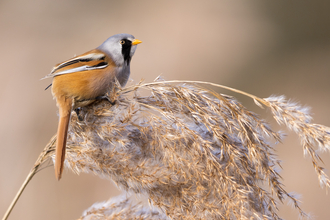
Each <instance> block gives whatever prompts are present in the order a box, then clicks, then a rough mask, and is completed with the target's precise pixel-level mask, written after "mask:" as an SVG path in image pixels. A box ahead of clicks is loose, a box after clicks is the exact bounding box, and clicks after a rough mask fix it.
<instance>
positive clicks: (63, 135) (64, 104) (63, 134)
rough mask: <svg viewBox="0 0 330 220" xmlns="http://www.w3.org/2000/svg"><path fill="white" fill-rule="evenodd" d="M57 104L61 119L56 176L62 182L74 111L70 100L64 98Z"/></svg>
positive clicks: (58, 131) (57, 144) (59, 123)
mask: <svg viewBox="0 0 330 220" xmlns="http://www.w3.org/2000/svg"><path fill="white" fill-rule="evenodd" d="M57 104H58V107H59V112H60V119H59V122H58V129H57V141H56V151H55V176H56V179H57V180H60V179H61V176H62V172H63V168H64V160H65V149H66V140H67V135H68V128H69V123H70V116H71V110H72V100H71V99H68V98H64V99H63V100H59V99H58V100H57Z"/></svg>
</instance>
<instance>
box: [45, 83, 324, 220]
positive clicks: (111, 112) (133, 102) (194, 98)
mask: <svg viewBox="0 0 330 220" xmlns="http://www.w3.org/2000/svg"><path fill="white" fill-rule="evenodd" d="M175 83H177V81H167V82H166V81H157V82H154V83H149V84H142V83H139V84H138V85H135V86H132V87H128V88H126V89H119V90H118V91H117V101H116V103H115V105H111V104H110V103H109V102H107V101H101V102H99V103H97V104H94V105H91V106H88V107H85V108H83V109H82V111H81V115H80V116H81V117H83V120H82V121H79V120H78V117H77V116H76V115H75V114H74V115H73V116H72V119H71V124H70V129H69V136H68V143H67V148H68V150H67V156H66V161H65V164H66V166H67V167H68V168H70V169H71V170H73V171H74V172H75V173H80V172H92V173H94V174H96V175H98V176H101V177H106V178H109V179H111V180H113V181H114V182H115V183H116V184H117V186H118V187H119V188H120V189H122V190H124V191H126V192H129V193H132V194H138V195H144V196H146V197H147V198H148V200H149V202H150V204H151V207H155V208H157V211H155V210H154V209H151V208H150V207H149V206H145V205H142V204H140V203H134V202H133V201H131V200H127V199H125V200H122V201H119V202H116V201H115V200H111V201H109V202H105V203H103V204H100V205H98V206H95V207H92V208H90V209H89V210H88V211H87V212H85V214H84V215H83V216H82V217H81V219H85V220H86V219H132V218H136V219H165V217H164V216H165V215H166V216H167V217H166V218H168V219H281V218H280V217H279V216H278V214H277V211H278V209H277V201H278V200H279V201H283V200H284V199H289V200H291V201H292V203H293V204H294V207H295V208H296V209H297V210H298V211H299V214H300V216H301V217H308V216H307V215H306V214H305V213H304V212H303V211H302V210H301V209H300V207H299V203H298V200H297V199H296V198H295V197H294V196H293V195H291V194H289V193H288V192H286V191H285V189H284V188H283V185H282V183H281V181H280V180H281V177H280V175H279V174H278V170H279V169H280V164H279V161H278V160H277V158H276V155H275V154H274V149H273V147H272V146H271V143H273V144H274V143H277V142H280V141H281V137H282V135H281V134H280V133H278V132H274V131H272V130H271V128H270V127H269V125H268V124H267V123H266V122H264V121H263V120H261V119H259V118H258V116H257V115H255V114H254V113H252V112H250V111H248V110H246V109H245V108H244V106H242V105H241V104H240V103H238V102H237V101H236V100H235V99H234V98H233V97H229V96H227V95H223V94H218V93H215V92H213V91H211V90H209V89H205V88H202V87H200V86H198V85H197V84H198V83H203V84H211V85H214V86H218V87H222V88H226V89H230V90H232V91H235V92H239V93H242V94H244V95H247V96H249V97H251V98H253V99H254V101H255V102H256V104H257V105H259V106H260V107H262V106H266V107H269V108H270V109H271V111H272V113H273V116H274V118H275V120H276V121H277V122H278V123H279V124H284V125H286V126H287V127H288V128H289V129H291V130H293V131H295V132H296V133H297V134H298V136H299V138H300V140H301V142H302V146H303V149H304V152H305V154H306V155H310V156H311V158H312V164H313V166H314V168H315V171H316V173H317V175H318V178H319V181H320V185H321V186H326V188H329V186H330V180H329V178H328V176H327V175H326V174H325V173H324V171H323V168H322V167H321V166H320V162H321V158H320V157H319V155H318V154H317V153H316V150H315V149H318V150H322V151H329V149H330V148H329V143H330V133H329V128H328V127H325V126H323V125H317V124H312V123H311V119H312V118H311V116H310V115H309V113H308V109H306V108H302V107H301V106H299V105H298V104H296V103H292V102H290V101H288V100H286V99H285V98H284V97H283V96H280V97H275V96H272V97H269V98H266V99H261V98H258V97H256V96H253V95H250V94H247V93H244V92H241V91H239V90H235V89H232V88H228V87H225V86H221V85H216V84H212V83H204V82H187V81H186V82H185V83H181V84H178V85H177V84H175ZM142 89H146V90H147V91H149V93H150V95H149V96H142V95H140V91H141V90H142ZM53 147H54V146H53V145H52V146H49V147H48V150H47V149H46V150H45V151H47V152H51V151H52V150H53ZM47 155H48V157H49V155H53V154H52V153H51V154H47ZM142 210H144V211H142ZM113 216H117V217H116V218H114V217H113Z"/></svg>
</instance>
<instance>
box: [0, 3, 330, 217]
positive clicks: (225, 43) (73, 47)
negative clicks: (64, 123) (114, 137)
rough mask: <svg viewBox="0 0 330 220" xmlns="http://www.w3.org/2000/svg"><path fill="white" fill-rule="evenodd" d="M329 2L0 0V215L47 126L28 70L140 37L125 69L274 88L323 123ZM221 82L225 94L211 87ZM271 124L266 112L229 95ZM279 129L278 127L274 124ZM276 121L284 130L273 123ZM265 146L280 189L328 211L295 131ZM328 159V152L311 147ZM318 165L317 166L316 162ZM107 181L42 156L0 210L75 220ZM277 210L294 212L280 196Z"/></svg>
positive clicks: (41, 94)
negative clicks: (59, 172) (47, 162)
mask: <svg viewBox="0 0 330 220" xmlns="http://www.w3.org/2000/svg"><path fill="white" fill-rule="evenodd" d="M329 9H330V1H321V0H318V1H291V2H289V1H284V0H280V1H265V0H254V1H239V0H236V1H228V0H227V1H225V0H214V1H198V0H190V1H169V0H167V1H152V0H139V1H119V0H118V1H109V0H108V1H105V0H103V1H102V0H99V1H84V0H70V1H65V0H57V1H50V0H47V1H45V0H1V1H0V76H1V81H0V103H1V108H0V122H1V126H0V129H1V132H0V140H1V145H0V149H1V154H0V174H1V181H0V215H1V217H2V215H3V214H4V212H5V210H6V208H7V207H8V206H9V204H10V202H11V200H12V199H13V197H14V195H15V194H16V192H17V190H18V189H19V187H20V185H21V184H22V182H23V181H24V179H25V177H26V175H27V174H28V172H29V170H30V168H31V167H32V165H33V164H34V162H35V160H36V159H37V157H38V155H39V153H40V152H41V150H42V149H43V147H44V146H45V144H46V143H47V142H48V140H49V139H50V138H51V136H52V135H53V134H54V133H55V132H56V127H57V119H58V118H57V108H56V106H55V101H54V100H52V95H51V92H50V90H47V91H44V89H45V87H46V86H47V85H49V84H50V82H51V81H50V80H43V81H40V80H39V79H40V78H42V77H44V76H45V75H46V74H48V73H49V72H50V70H51V68H52V67H53V66H54V65H55V64H57V63H59V62H61V61H64V60H66V59H69V58H71V57H72V56H74V55H75V54H80V53H83V52H86V51H88V50H90V49H93V48H95V47H96V46H98V45H99V44H101V43H102V42H103V41H104V40H105V39H107V38H108V37H109V36H111V35H114V34H117V33H122V32H124V33H130V34H133V35H134V36H135V37H136V38H138V39H140V40H142V41H143V43H142V44H141V45H139V46H138V49H137V51H136V53H135V56H134V58H133V61H132V69H131V71H132V74H131V78H132V79H133V80H134V82H138V81H139V80H140V79H141V78H144V79H145V80H146V81H147V82H150V81H152V80H153V79H155V78H156V77H157V76H158V75H160V74H162V76H163V77H164V78H165V79H168V80H173V79H187V80H204V81H212V82H215V83H219V84H224V85H228V86H231V87H235V88H238V89H241V90H244V91H247V92H250V93H253V94H255V95H257V96H259V97H268V96H270V95H271V94H285V95H286V96H287V97H289V98H292V99H294V100H297V101H298V100H299V101H300V102H301V103H302V104H306V105H309V106H311V107H312V112H313V113H314V119H315V120H314V121H315V123H320V124H325V125H328V126H330V118H329V116H328V112H329V109H330V103H329V96H330V89H329V71H330V19H329V18H330V17H329V11H330V10H329ZM218 91H219V92H221V93H227V94H230V95H235V94H233V93H229V92H227V91H225V90H218ZM235 96H236V97H237V98H238V99H239V100H240V101H241V102H243V103H244V104H245V105H246V106H247V107H248V108H249V109H250V110H252V111H256V112H257V113H259V114H261V117H263V118H265V119H267V120H269V121H270V122H271V123H272V125H273V127H274V128H276V129H279V126H277V125H276V124H275V122H274V120H272V118H271V115H270V113H269V111H265V110H260V109H259V108H258V107H256V106H255V105H254V104H253V103H252V101H251V100H249V99H246V98H244V97H242V96H238V95H235ZM281 129H284V130H285V128H283V127H282V128H281ZM285 131H286V130H285ZM286 132H287V133H288V134H289V136H288V137H287V138H286V139H285V141H284V144H281V145H278V146H277V147H276V149H277V152H278V155H279V158H280V159H281V160H282V161H283V163H282V165H283V168H284V170H283V171H282V172H281V175H282V176H283V178H284V180H283V183H284V185H285V186H286V189H287V191H289V192H292V191H294V192H296V193H298V194H300V195H301V199H302V201H303V203H302V207H303V209H304V210H305V211H306V212H310V213H312V215H314V216H315V217H316V219H328V218H329V217H328V216H330V196H329V195H326V191H325V190H324V189H321V188H320V187H319V185H318V180H317V177H316V174H315V173H314V170H313V167H312V165H311V163H310V160H309V159H308V158H306V159H304V158H303V152H302V148H301V146H300V145H299V141H298V140H297V136H296V135H295V134H293V133H291V132H288V131H286ZM322 156H323V159H324V162H325V166H326V167H327V168H328V169H330V160H329V154H323V155H322ZM328 174H329V172H328ZM118 194H119V191H118V190H117V189H116V188H115V186H114V185H113V184H112V183H111V182H110V181H108V180H103V179H100V178H98V177H95V176H93V175H92V174H90V175H87V174H82V175H80V176H77V175H75V174H73V173H72V172H68V171H65V172H64V175H63V179H62V180H61V181H60V182H58V181H56V180H55V176H54V170H53V168H52V167H50V168H47V169H44V170H42V171H41V172H39V173H38V174H37V175H36V176H35V178H34V179H33V180H32V181H31V183H30V184H29V185H28V186H27V188H26V191H25V192H24V193H23V195H22V197H21V199H20V200H19V201H18V203H17V206H16V207H15V209H14V210H13V212H12V215H11V217H10V218H9V219H11V220H15V219H26V220H27V219H49V220H52V219H64V220H66V219H68V220H69V219H76V218H78V217H79V216H80V215H81V213H82V212H83V211H84V210H85V209H87V208H88V207H90V206H91V205H92V204H93V203H95V202H100V201H104V200H107V199H109V198H110V197H112V196H115V195H118ZM280 209H281V211H280V215H281V216H282V217H283V218H285V219H297V218H298V215H297V212H296V211H295V210H294V209H293V208H291V207H290V205H289V206H287V205H280Z"/></svg>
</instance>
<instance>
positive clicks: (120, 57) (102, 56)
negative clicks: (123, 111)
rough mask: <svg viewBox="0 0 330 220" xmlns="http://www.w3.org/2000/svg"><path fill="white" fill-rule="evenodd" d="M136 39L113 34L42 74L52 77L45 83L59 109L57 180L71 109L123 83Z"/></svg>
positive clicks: (62, 162)
mask: <svg viewBox="0 0 330 220" xmlns="http://www.w3.org/2000/svg"><path fill="white" fill-rule="evenodd" d="M140 43H142V41H140V40H138V39H135V38H134V36H133V35H130V34H116V35H113V36H111V37H109V38H108V39H107V40H106V41H104V42H103V43H102V44H101V45H100V46H99V47H97V48H96V49H93V50H90V51H88V52H86V53H83V54H81V55H79V56H75V57H73V58H71V59H69V60H67V61H64V62H62V63H59V64H57V65H56V66H55V67H54V68H53V69H52V71H51V73H50V74H48V75H47V76H45V77H44V78H43V79H45V78H53V81H52V84H50V85H49V86H48V87H50V86H52V95H53V98H54V99H56V105H57V107H58V109H59V122H58V129H57V141H56V149H55V165H54V167H55V177H56V179H57V180H60V179H61V177H62V173H63V168H64V160H65V150H66V141H67V134H68V128H69V123H70V117H71V112H72V110H78V109H80V108H81V107H84V106H87V105H89V104H92V103H93V102H94V101H95V100H98V99H100V98H107V99H108V100H110V99H112V98H113V97H109V94H110V96H111V93H109V92H110V91H111V90H112V89H113V88H114V85H115V83H116V82H119V84H120V86H121V87H124V86H125V85H126V83H127V81H128V78H129V76H130V62H131V59H132V57H133V55H134V53H135V50H136V47H137V44H140ZM48 87H47V88H48ZM47 88H46V89H47ZM109 98H110V99H109ZM76 112H77V113H78V111H76Z"/></svg>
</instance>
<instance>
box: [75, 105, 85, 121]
mask: <svg viewBox="0 0 330 220" xmlns="http://www.w3.org/2000/svg"><path fill="white" fill-rule="evenodd" d="M74 111H75V112H76V114H77V116H78V120H79V121H83V120H84V119H83V117H82V116H81V114H79V113H80V111H81V107H78V108H76V109H74Z"/></svg>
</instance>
